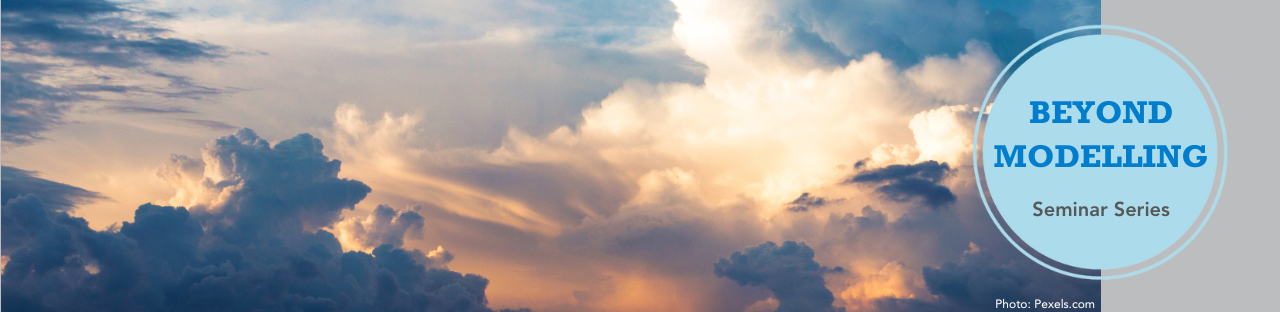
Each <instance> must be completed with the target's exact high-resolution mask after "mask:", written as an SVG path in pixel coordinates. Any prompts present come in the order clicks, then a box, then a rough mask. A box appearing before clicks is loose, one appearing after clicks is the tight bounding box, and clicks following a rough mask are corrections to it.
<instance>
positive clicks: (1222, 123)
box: [973, 25, 1228, 280]
mask: <svg viewBox="0 0 1280 312" xmlns="http://www.w3.org/2000/svg"><path fill="white" fill-rule="evenodd" d="M1090 29H1097V30H1103V29H1111V30H1120V31H1125V32H1129V33H1133V34H1137V35H1140V36H1143V37H1145V38H1147V39H1150V40H1151V41H1154V42H1156V43H1159V44H1160V45H1161V46H1164V48H1166V49H1169V51H1170V52H1173V54H1174V55H1177V56H1178V58H1179V59H1181V60H1182V63H1183V64H1186V65H1187V67H1188V68H1190V69H1191V71H1192V72H1194V73H1195V74H1196V78H1198V79H1200V84H1201V85H1202V86H1204V89H1205V91H1206V92H1208V93H1209V98H1210V99H1211V100H1212V101H1213V108H1214V110H1215V113H1217V115H1218V129H1216V130H1219V131H1221V132H1222V172H1220V174H1221V176H1220V178H1219V180H1218V187H1217V194H1214V197H1213V204H1212V205H1210V206H1209V213H1208V214H1206V215H1205V217H1204V220H1203V221H1201V222H1200V225H1199V226H1197V227H1196V229H1195V232H1193V233H1192V234H1191V237H1190V238H1188V239H1187V241H1186V242H1183V243H1182V246H1178V249H1176V250H1174V251H1173V253H1170V254H1169V255H1168V256H1165V257H1164V259H1160V261H1157V262H1156V263H1153V264H1151V265H1149V266H1147V267H1144V268H1141V269H1138V270H1134V271H1132V272H1127V273H1124V274H1118V275H1109V276H1104V275H1098V276H1093V275H1084V274H1078V273H1074V272H1068V271H1065V270H1062V269H1059V268H1057V267H1054V266H1052V265H1049V264H1047V263H1045V262H1044V261H1043V260H1040V259H1039V258H1036V257H1035V256H1032V255H1031V253H1029V252H1027V251H1026V250H1025V249H1023V248H1022V246H1019V245H1018V243H1017V242H1015V241H1014V240H1013V238H1012V237H1010V236H1009V233H1008V232H1006V231H1005V229H1004V227H1002V226H1000V221H999V220H997V219H996V215H995V213H994V212H992V210H991V204H988V203H987V194H986V193H985V192H984V191H983V190H982V181H983V179H982V178H983V174H981V171H980V170H978V166H981V165H982V164H981V163H979V162H978V155H979V152H981V151H979V150H978V146H979V145H978V139H980V138H981V134H982V133H981V130H982V117H983V115H986V113H984V112H987V109H988V108H989V106H991V105H993V104H994V103H991V102H990V101H991V94H992V93H994V92H995V90H996V87H997V86H999V85H1000V81H1001V80H1004V79H1005V77H1006V76H1007V75H1009V74H1010V73H1009V70H1010V69H1012V68H1013V65H1015V64H1018V61H1019V60H1022V58H1023V57H1024V56H1026V54H1027V53H1028V52H1031V51H1032V50H1034V49H1035V48H1036V47H1038V46H1040V45H1041V44H1044V43H1045V42H1047V41H1049V40H1052V39H1054V38H1057V37H1060V36H1062V35H1064V34H1068V33H1072V32H1076V31H1081V30H1090ZM977 115H978V121H977V123H975V124H974V130H973V163H974V164H975V165H974V166H975V167H974V170H973V176H974V179H975V182H976V183H975V184H977V186H978V196H979V198H981V199H982V205H983V206H984V207H986V208H987V215H988V216H990V217H991V222H993V223H994V224H995V226H996V229H998V230H1000V234H1001V235H1004V238H1005V239H1006V240H1008V241H1009V243H1011V244H1013V247H1014V248H1017V249H1018V251H1019V252H1021V253H1022V254H1023V255H1026V256H1027V258H1031V260H1032V261H1034V262H1035V263H1037V264H1040V266H1043V267H1045V268H1048V269H1049V270H1052V271H1054V272H1058V273H1060V274H1063V275H1067V276H1071V277H1075V278H1080V279H1089V280H1109V279H1118V278H1125V277H1129V276H1134V275H1137V274H1140V273H1143V272H1146V271H1149V270H1151V269H1154V268H1156V267H1157V266H1160V265H1161V264H1164V263H1165V262H1166V261H1169V259H1172V258H1173V256H1175V255H1177V254H1178V253H1180V252H1182V249H1184V248H1186V247H1187V245H1190V244H1191V241H1193V240H1195V239H1196V236H1197V235H1199V234H1200V231H1201V230H1204V226H1205V224H1208V223H1209V218H1211V217H1213V211H1214V210H1215V209H1216V208H1217V207H1218V200H1219V199H1220V198H1222V187H1223V186H1224V185H1226V182H1227V159H1228V157H1227V156H1228V149H1227V124H1226V120H1225V119H1223V118H1222V107H1221V106H1219V105H1218V98H1217V97H1216V96H1215V95H1214V94H1213V89H1212V88H1210V87H1209V82H1208V81H1205V79H1204V75H1202V74H1200V70H1199V69H1196V67H1195V65H1192V64H1191V61H1189V60H1187V57H1186V56H1183V55H1182V53H1181V52H1178V50H1177V49H1174V48H1173V47H1172V46H1169V44H1167V43H1165V42H1164V41H1161V40H1160V39H1157V38H1156V37H1153V36H1151V35H1148V34H1147V33H1144V32H1141V31H1137V30H1133V29H1130V28H1126V27H1121V26H1114V25H1087V26H1079V27H1073V28H1070V29H1067V30H1063V31H1059V32H1057V33H1054V34H1052V35H1049V36H1048V37H1045V38H1043V39H1040V40H1039V41H1036V43H1034V44H1032V45H1031V46H1029V47H1027V49H1025V50H1023V51H1022V52H1021V53H1018V56H1016V57H1014V58H1013V60H1011V61H1009V64H1008V65H1006V66H1005V68H1004V70H1001V71H1000V75H999V76H996V80H995V81H994V82H992V84H991V88H990V89H988V90H987V96H986V97H985V98H983V100H982V107H981V108H980V109H979V110H978V114H977ZM992 200H995V199H994V198H993V199H992ZM1010 230H1012V229H1010ZM1028 247H1030V245H1028ZM1046 257H1047V256H1046ZM1148 260H1150V259H1148ZM1099 271H1101V270H1099Z"/></svg>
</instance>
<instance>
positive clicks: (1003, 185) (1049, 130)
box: [974, 26, 1226, 279]
mask: <svg viewBox="0 0 1280 312" xmlns="http://www.w3.org/2000/svg"><path fill="white" fill-rule="evenodd" d="M1085 29H1117V30H1123V31H1128V32H1132V33H1135V34H1139V35H1142V36H1144V37H1147V38H1149V39H1152V40H1153V41H1155V42H1158V43H1160V44H1161V45H1163V46H1164V47H1165V48H1167V49H1169V50H1170V51H1173V53H1174V54H1176V55H1178V57H1179V58H1181V59H1182V61H1183V62H1184V63H1186V64H1187V65H1188V67H1190V68H1191V69H1192V71H1193V72H1195V73H1196V75H1197V78H1199V79H1200V82H1201V83H1204V81H1203V77H1202V76H1200V73H1199V71H1197V70H1195V68H1194V66H1190V63H1189V62H1187V61H1186V58H1185V57H1183V56H1182V55H1181V54H1179V53H1177V51H1176V50H1173V49H1172V48H1171V47H1169V46H1168V45H1167V44H1165V43H1164V42H1161V41H1159V40H1158V39H1155V38H1153V37H1151V36H1149V35H1146V34H1143V33H1141V32H1137V31H1133V30H1130V29H1127V28H1122V27H1115V26H1084V27H1077V28H1073V29H1069V30H1066V31H1063V32H1059V33H1057V34H1054V35H1052V36H1049V37H1047V38H1045V39H1042V40H1041V41H1039V42H1037V43H1036V44H1035V45H1033V46H1032V47H1031V48H1028V50H1027V51H1030V50H1031V49H1033V48H1035V47H1037V46H1039V45H1041V44H1043V43H1044V42H1045V41H1048V40H1050V39H1052V38H1055V37H1058V36H1061V35H1063V34H1066V33H1070V32H1074V31H1079V30H1085ZM1027 51H1024V52H1023V53H1022V54H1019V55H1018V57H1017V58H1015V61H1014V62H1010V66H1008V67H1006V68H1005V70H1004V71H1003V72H1001V75H1000V76H999V77H1001V78H1003V77H1005V75H1007V74H1010V73H1009V69H1010V68H1011V67H1012V64H1014V63H1016V62H1017V60H1019V59H1022V58H1023V57H1024V56H1025V55H1026V54H1027ZM999 81H1000V80H999V79H997V84H998V83H999ZM1204 86H1205V89H1206V90H1208V94H1209V97H1210V99H1211V100H1212V101H1213V104H1214V110H1213V111H1211V110H1210V109H1209V106H1208V105H1207V103H1205V101H1204V99H1205V97H1204V95H1203V94H1201V93H1200V89H1199V87H1197V85H1196V82H1195V81H1194V80H1192V79H1191V77H1189V76H1188V75H1187V74H1186V72H1185V71H1184V70H1183V69H1182V67H1181V65H1179V64H1178V63H1177V62H1176V61H1174V60H1172V59H1170V58H1168V57H1167V56H1165V54H1164V53H1162V52H1161V51H1160V50H1157V49H1155V48H1153V47H1151V46H1149V45H1147V44H1145V43H1142V42H1139V41H1136V40H1133V39H1129V38H1125V37H1118V36H1108V35H1095V36H1082V37H1075V38H1071V39H1067V40H1063V41H1061V42H1059V43H1057V44H1053V45H1051V46H1049V47H1046V48H1044V49H1043V50H1042V51H1040V52H1039V53H1037V54H1036V55H1035V56H1034V57H1032V58H1030V59H1028V60H1027V61H1026V62H1025V63H1023V64H1022V65H1021V66H1020V67H1019V68H1018V70H1017V71H1016V72H1013V73H1012V76H1009V79H1008V80H1007V81H1006V82H1005V84H1004V86H1003V88H1002V89H1001V91H1000V95H999V97H998V98H997V99H996V102H995V103H992V108H991V110H990V116H989V117H988V121H987V123H986V130H985V132H983V130H982V129H981V128H978V129H975V136H974V140H975V144H974V146H975V149H976V148H978V147H979V145H978V139H979V136H980V135H981V136H982V137H981V138H982V140H983V143H982V144H983V145H982V148H983V150H982V151H977V150H975V151H974V163H978V156H979V154H978V153H983V154H982V156H983V157H982V161H983V163H981V165H982V166H983V168H984V169H985V170H984V171H985V175H986V182H987V184H988V186H989V188H990V193H991V197H992V200H993V201H995V204H996V206H998V207H1001V208H1002V209H1001V210H1000V211H1001V215H1002V217H1003V218H1004V220H1005V221H1006V223H1007V224H1008V225H1009V227H1010V231H1013V232H1016V233H1018V236H1019V237H1020V238H1022V240H1023V241H1024V242H1026V243H1027V244H1028V246H1031V247H1032V248H1035V249H1036V250H1037V251H1039V252H1040V253H1041V254H1043V255H1045V256H1046V257H1049V258H1051V259H1054V260H1057V261H1059V262H1061V263H1063V264H1067V265H1070V266H1074V267H1079V268H1087V269H1115V268H1123V267H1127V266H1131V265H1134V264H1138V263H1141V262H1143V261H1146V260H1148V259H1150V258H1152V257H1154V256H1157V255H1159V254H1160V253H1161V252H1163V251H1165V250H1167V249H1168V248H1169V247H1170V246H1171V245H1172V244H1174V243H1176V242H1177V241H1178V239H1179V238H1180V237H1182V236H1183V235H1184V234H1185V233H1186V232H1187V231H1188V230H1189V229H1191V228H1193V227H1194V226H1195V224H1194V223H1195V221H1196V219H1197V217H1198V216H1199V214H1200V212H1201V210H1202V209H1203V207H1204V206H1205V205H1204V203H1205V202H1206V200H1207V199H1208V198H1209V196H1210V195H1213V196H1214V197H1213V203H1212V204H1211V205H1210V206H1209V215H1212V211H1213V209H1214V208H1215V207H1216V204H1217V200H1218V196H1219V195H1220V194H1221V185H1222V183H1223V181H1225V170H1226V159H1225V156H1226V151H1225V147H1226V134H1225V125H1221V122H1220V123H1219V125H1220V126H1222V127H1223V129H1222V130H1223V131H1222V134H1223V139H1222V142H1221V145H1222V146H1221V148H1223V153H1222V155H1223V156H1224V157H1223V159H1222V165H1223V171H1224V172H1223V176H1222V179H1220V180H1219V184H1218V188H1217V189H1218V192H1217V194H1210V191H1211V190H1213V189H1214V187H1213V182H1214V175H1215V173H1216V172H1215V171H1216V170H1215V169H1216V165H1217V161H1218V160H1217V159H1216V157H1217V149H1218V148H1219V146H1218V143H1219V142H1217V137H1216V133H1217V130H1216V129H1215V127H1214V120H1213V118H1214V115H1215V113H1216V115H1217V118H1218V120H1219V121H1221V112H1220V111H1217V107H1218V106H1217V100H1216V98H1214V96H1213V93H1212V91H1211V90H1209V88H1208V85H1207V83H1204ZM995 87H996V86H995V85H993V86H992V89H991V90H990V91H988V95H987V99H986V100H984V103H991V102H989V101H990V97H991V93H993V91H994V90H995ZM1031 101H1045V102H1048V104H1049V106H1048V113H1049V119H1050V122H1046V123H1031V122H1029V121H1030V119H1031V118H1032V117H1033V115H1032V109H1031V105H1030V102H1031ZM1052 101H1095V104H1094V106H1093V107H1092V108H1090V110H1089V111H1088V113H1087V114H1086V117H1088V118H1089V119H1090V123H1084V124H1082V123H1077V122H1076V121H1077V119H1078V118H1079V117H1080V113H1079V111H1078V110H1077V108H1076V107H1065V109H1066V112H1067V113H1068V114H1067V115H1070V116H1071V117H1072V123H1053V122H1052V119H1053V118H1054V117H1055V116H1054V113H1055V110H1054V109H1055V107H1054V105H1053V103H1052ZM1103 101H1115V102H1116V104H1121V105H1118V108H1120V109H1119V110H1118V111H1116V113H1119V114H1120V119H1121V120H1123V119H1125V118H1124V117H1125V110H1124V108H1125V106H1124V105H1122V104H1123V102H1122V101H1164V102H1167V103H1169V105H1170V106H1171V107H1172V110H1173V116H1172V117H1171V118H1170V119H1169V120H1168V122H1166V123H1138V122H1137V121H1136V120H1135V121H1134V122H1133V123H1122V122H1121V121H1116V122H1115V123H1104V122H1102V120H1100V118H1099V116H1098V115H1097V112H1096V111H1097V110H1098V109H1099V108H1100V106H1101V105H1102V102H1103ZM1148 107H1149V106H1148ZM1111 113H1112V110H1110V109H1107V110H1106V114H1104V116H1103V117H1109V115H1111ZM1151 114H1152V112H1151V111H1150V109H1147V110H1145V115H1146V116H1144V117H1146V118H1151V117H1152V116H1150V115H1151ZM1135 117H1136V116H1135ZM978 118H979V122H978V125H980V126H981V125H982V123H981V118H982V116H981V114H980V115H979V117H978ZM1157 144H1164V145H1181V147H1182V148H1184V149H1185V148H1187V147H1188V146H1189V145H1204V148H1205V150H1204V152H1203V153H1198V152H1197V153H1193V154H1192V156H1205V162H1204V165H1203V166H1201V167H1190V166H1188V165H1187V164H1186V163H1185V160H1186V159H1183V156H1185V155H1183V153H1182V151H1181V150H1180V151H1179V152H1178V153H1177V155H1176V156H1177V157H1178V158H1179V159H1178V161H1179V166H1178V167H1164V168H1150V167H1139V168H1126V167H1120V168H1084V167H1081V166H1080V165H1079V164H1077V165H1075V166H1072V167H1055V166H1054V165H1053V164H1049V165H1048V166H1046V167H1036V166H1035V165H1034V163H1033V159H1034V161H1035V162H1039V161H1040V160H1043V157H1044V156H1045V154H1046V153H1044V152H1045V151H1044V150H1038V149H1037V150H1036V152H1035V153H1032V150H1033V149H1034V148H1033V147H1034V146H1036V145H1046V146H1048V147H1050V149H1049V151H1052V152H1053V154H1054V156H1055V159H1054V163H1056V161H1057V160H1058V159H1057V157H1056V156H1058V155H1057V154H1058V150H1057V149H1056V148H1054V147H1055V145H1072V146H1074V147H1076V148H1077V149H1079V148H1080V147H1081V145H1114V146H1115V148H1116V149H1115V150H1113V151H1112V153H1113V154H1112V155H1111V156H1112V157H1117V156H1122V155H1124V154H1125V150H1123V149H1122V148H1121V147H1122V146H1123V145H1136V147H1135V149H1134V150H1133V156H1134V157H1143V158H1144V159H1145V158H1146V156H1147V155H1146V151H1145V150H1143V149H1142V146H1143V145H1157ZM996 145H1005V146H1006V147H1008V148H1010V149H1012V148H1013V147H1014V146H1015V145H1025V146H1026V149H1025V150H1024V151H1023V153H1024V155H1023V156H1024V157H1026V158H1027V159H1026V160H1025V161H1026V167H994V164H995V162H996V161H997V156H996V155H995V150H994V147H995V146H996ZM1033 154H1034V155H1033ZM1159 154H1160V153H1159V151H1156V152H1155V153H1154V154H1153V156H1156V157H1157V160H1158V157H1159ZM1102 156H1103V155H1102V153H1101V152H1099V153H1098V155H1097V157H1098V158H1101V157H1102ZM1068 158H1069V157H1068ZM1193 158H1194V157H1193ZM1166 162H1168V160H1166ZM975 176H976V177H977V178H978V179H979V180H978V181H980V182H979V183H978V188H979V193H980V194H982V193H983V191H984V190H983V189H982V184H981V181H982V179H983V177H982V176H981V172H979V171H978V170H975ZM983 196H984V198H985V195H983ZM1037 201H1039V202H1041V203H1042V205H1041V207H1044V206H1075V205H1085V206H1099V207H1100V206H1107V207H1108V209H1105V210H1104V211H1105V212H1104V213H1105V215H1104V216H1058V217H1047V216H1040V217H1036V216H1033V215H1032V213H1034V212H1035V210H1034V209H1032V205H1033V203H1034V202H1037ZM1117 201H1124V202H1125V205H1124V206H1151V205H1150V204H1154V205H1156V206H1168V207H1169V212H1170V213H1169V215H1168V216H1158V217H1150V216H1127V215H1126V216H1123V217H1117V216H1114V214H1115V212H1116V207H1115V206H1114V205H1115V203H1116V202H1117ZM983 203H984V205H987V209H988V213H989V214H990V215H991V217H992V220H993V221H995V222H996V224H997V227H998V228H999V229H1000V231H1001V233H1002V234H1003V235H1004V236H1005V237H1006V238H1010V236H1009V234H1008V233H1007V232H1005V229H1004V228H1003V227H1000V226H999V222H998V221H997V220H996V218H995V215H994V213H992V212H991V209H992V208H991V206H990V205H989V204H988V203H987V202H986V201H985V200H984V202H983ZM1147 203H1150V204H1147ZM1209 215H1207V216H1206V218H1205V219H1204V221H1203V222H1201V223H1200V224H1199V227H1195V232H1194V233H1193V234H1192V236H1191V239H1188V240H1187V241H1186V242H1185V243H1184V244H1183V245H1182V246H1180V247H1178V249H1177V250H1175V251H1174V252H1173V253H1171V254H1169V255H1168V256H1167V257H1165V258H1164V259H1162V260H1160V261H1159V262H1157V263H1155V264H1153V265H1151V266H1148V267H1146V268H1142V269H1139V270H1137V271H1133V272H1129V273H1126V274H1122V275H1118V276H1089V275H1081V274H1075V273H1071V272H1066V271H1063V270H1061V269H1058V268H1055V267H1053V266H1050V265H1047V264H1045V263H1044V262H1043V261H1041V260H1040V259H1036V258H1035V257H1034V256H1032V255H1031V254H1029V253H1028V252H1027V251H1026V250H1023V248H1022V247H1021V246H1019V245H1018V244H1017V243H1014V246H1015V247H1017V248H1018V250H1019V251H1021V252H1023V253H1024V254H1026V255H1027V256H1028V257H1030V258H1032V259H1033V260H1035V261H1036V262H1037V263H1040V264H1041V265H1043V266H1045V267H1047V268H1050V269H1052V270H1054V271H1057V272H1059V273H1063V274H1066V275H1070V276H1075V277H1080V278H1088V279H1109V278H1119V277H1124V276H1130V275H1133V274H1137V273H1141V272H1144V271H1146V270H1149V269H1151V268H1154V267H1155V266H1158V265H1159V264H1161V263H1163V262H1164V261H1166V260H1168V259H1169V258H1171V257H1172V256H1173V255H1176V254H1177V253H1178V252H1180V251H1181V250H1182V248H1185V247H1186V244H1189V243H1190V241H1191V240H1192V239H1194V237H1195V235H1197V234H1198V233H1199V231H1200V229H1202V228H1203V226H1204V224H1205V223H1207V222H1208V216H1209ZM1010 242H1013V240H1012V239H1011V238H1010Z"/></svg>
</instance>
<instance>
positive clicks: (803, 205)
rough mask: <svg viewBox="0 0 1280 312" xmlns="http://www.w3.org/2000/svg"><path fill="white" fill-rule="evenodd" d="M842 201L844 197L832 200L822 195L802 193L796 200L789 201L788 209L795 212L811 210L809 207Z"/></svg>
mask: <svg viewBox="0 0 1280 312" xmlns="http://www.w3.org/2000/svg"><path fill="white" fill-rule="evenodd" d="M841 201H844V199H843V198H840V199H834V200H831V199H827V198H826V197H822V196H815V195H809V193H801V194H800V197H796V200H793V201H791V202H790V203H788V206H787V210H790V211H794V212H806V211H809V209H817V208H822V206H826V205H827V204H832V203H838V202H841Z"/></svg>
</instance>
